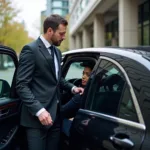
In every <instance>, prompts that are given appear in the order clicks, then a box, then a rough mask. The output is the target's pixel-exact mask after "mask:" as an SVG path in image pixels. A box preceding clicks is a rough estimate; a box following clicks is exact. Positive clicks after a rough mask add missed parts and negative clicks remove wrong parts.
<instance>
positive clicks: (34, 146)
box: [26, 114, 61, 150]
mask: <svg viewBox="0 0 150 150" xmlns="http://www.w3.org/2000/svg"><path fill="white" fill-rule="evenodd" d="M60 122H61V120H60V115H59V114H57V117H56V120H55V121H54V124H53V126H52V127H51V128H50V129H47V130H46V129H44V128H43V129H35V128H26V134H27V143H28V150H59V149H60V148H59V145H60Z"/></svg>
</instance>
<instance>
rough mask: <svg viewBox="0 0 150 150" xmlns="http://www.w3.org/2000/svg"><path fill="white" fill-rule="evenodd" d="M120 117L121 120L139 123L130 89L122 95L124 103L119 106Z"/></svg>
mask: <svg viewBox="0 0 150 150" xmlns="http://www.w3.org/2000/svg"><path fill="white" fill-rule="evenodd" d="M118 116H119V118H123V119H127V120H130V121H135V122H138V118H137V114H136V111H135V107H134V104H133V101H132V98H131V94H130V91H129V88H127V87H126V88H125V90H124V93H123V95H122V101H121V103H120V106H119V110H118Z"/></svg>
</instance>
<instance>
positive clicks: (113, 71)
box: [70, 56, 146, 150]
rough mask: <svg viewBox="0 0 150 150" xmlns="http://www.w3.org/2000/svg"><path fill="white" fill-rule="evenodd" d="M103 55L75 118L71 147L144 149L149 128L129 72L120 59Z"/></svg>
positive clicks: (98, 149)
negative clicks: (144, 120) (145, 122)
mask: <svg viewBox="0 0 150 150" xmlns="http://www.w3.org/2000/svg"><path fill="white" fill-rule="evenodd" d="M102 58H103V59H104V61H102V60H101V59H100V60H99V61H100V64H99V67H98V68H97V69H96V70H97V72H96V74H95V75H94V76H93V79H91V83H90V84H89V87H88V88H89V90H88V92H87V93H86V94H85V95H86V96H85V98H86V99H84V100H83V101H85V104H84V107H83V109H80V110H79V111H78V113H77V115H76V116H75V118H74V120H73V123H72V126H71V129H70V147H71V148H70V149H72V150H75V149H78V150H85V149H86V150H127V149H129V150H130V149H131V150H140V149H141V146H142V143H143V140H144V138H145V133H146V127H145V124H144V122H143V118H142V114H141V113H140V111H137V110H139V109H140V108H139V107H138V109H137V108H136V109H135V107H136V106H138V105H139V104H138V102H137V100H136V98H135V96H133V95H134V93H133V90H132V89H131V88H132V86H131V84H129V83H130V80H129V78H128V75H127V74H125V70H124V69H123V68H122V67H121V65H119V64H118V62H115V61H114V60H112V59H110V58H108V59H107V58H105V57H104V56H103V57H102ZM122 72H123V73H122ZM124 74H125V75H124ZM99 79H100V80H99ZM131 90H132V93H131ZM113 95H114V96H113ZM115 95H116V96H115ZM95 97H96V98H95ZM94 100H95V101H94ZM133 101H134V103H133ZM114 110H115V111H114Z"/></svg>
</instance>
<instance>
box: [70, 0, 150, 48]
mask: <svg viewBox="0 0 150 150" xmlns="http://www.w3.org/2000/svg"><path fill="white" fill-rule="evenodd" d="M69 11H70V28H69V31H70V32H69V33H70V49H78V48H87V47H104V46H120V47H131V46H138V45H150V1H149V0H78V1H77V0H69Z"/></svg>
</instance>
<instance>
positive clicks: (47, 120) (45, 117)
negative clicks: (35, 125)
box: [38, 110, 53, 125]
mask: <svg viewBox="0 0 150 150" xmlns="http://www.w3.org/2000/svg"><path fill="white" fill-rule="evenodd" d="M38 118H39V120H40V122H41V124H42V125H53V121H52V118H51V115H50V113H49V112H47V111H46V110H45V111H43V112H42V113H41V114H40V115H39V116H38Z"/></svg>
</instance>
